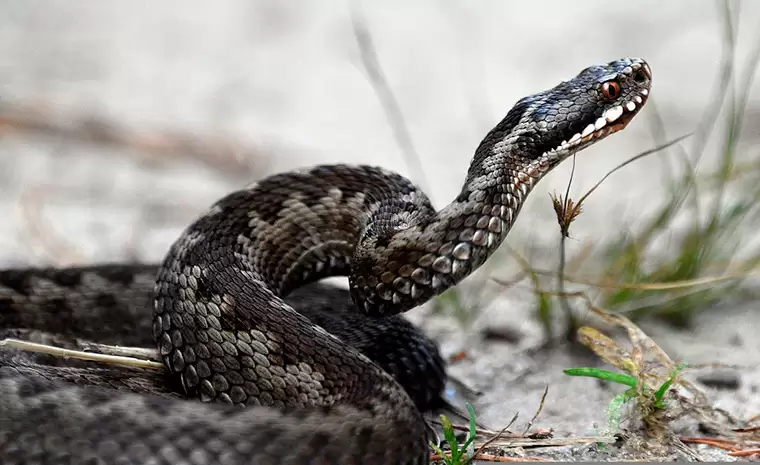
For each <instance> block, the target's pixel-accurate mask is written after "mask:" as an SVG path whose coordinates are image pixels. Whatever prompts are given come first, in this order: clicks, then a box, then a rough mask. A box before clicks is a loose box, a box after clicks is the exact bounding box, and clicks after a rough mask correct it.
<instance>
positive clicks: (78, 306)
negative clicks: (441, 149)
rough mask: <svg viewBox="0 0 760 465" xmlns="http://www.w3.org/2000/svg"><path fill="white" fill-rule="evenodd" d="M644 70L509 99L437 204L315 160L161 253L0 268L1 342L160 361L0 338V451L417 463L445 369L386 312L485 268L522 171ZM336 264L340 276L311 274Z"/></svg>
mask: <svg viewBox="0 0 760 465" xmlns="http://www.w3.org/2000/svg"><path fill="white" fill-rule="evenodd" d="M650 85H651V71H650V68H649V66H648V65H647V63H646V62H645V61H643V60H641V59H631V58H626V59H621V60H616V61H612V62H610V63H607V64H603V65H597V66H591V67H589V68H586V69H585V70H583V71H582V72H580V74H578V75H577V76H576V77H574V78H573V79H570V80H568V81H564V82H562V83H560V84H558V85H557V86H556V87H554V88H552V89H549V90H546V91H544V92H540V93H537V94H534V95H531V96H528V97H525V98H522V99H521V100H519V101H518V102H517V103H516V104H515V106H514V107H513V108H512V109H511V110H510V111H509V112H508V113H507V115H506V116H505V117H504V119H503V120H501V121H500V122H499V123H498V124H497V125H496V126H495V127H494V128H493V129H492V130H491V131H490V132H489V133H488V134H487V135H486V136H485V138H484V139H483V141H482V142H481V143H480V145H479V146H478V148H477V149H476V151H475V155H474V157H473V159H472V162H471V164H470V167H469V170H468V172H467V176H466V179H465V182H464V186H463V187H462V190H461V192H460V193H459V195H457V197H456V198H455V199H454V200H453V201H452V202H451V203H450V204H449V205H447V206H445V207H444V208H443V209H441V210H436V209H435V208H433V206H432V205H431V203H430V201H429V200H428V198H427V196H426V195H425V194H424V193H423V192H422V191H421V190H420V189H419V188H417V187H416V186H415V185H414V184H413V183H412V182H410V181H409V180H407V179H406V178H404V177H402V176H400V175H399V174H396V173H393V172H390V171H387V170H385V169H382V168H377V167H371V166H349V165H331V166H318V167H314V168H310V169H305V170H300V171H293V172H288V173H284V174H278V175H274V176H270V177H268V178H265V179H263V180H261V181H259V182H257V183H254V184H252V185H250V186H248V187H246V188H243V189H241V190H239V191H237V192H233V193H231V194H229V195H227V196H226V197H224V198H223V199H221V200H219V201H218V202H216V203H215V204H214V205H213V206H212V207H211V208H210V209H209V210H208V211H207V212H206V213H205V214H204V215H202V216H201V217H199V218H198V219H197V220H196V221H195V222H194V223H193V224H192V225H190V226H189V227H188V228H187V229H186V230H185V231H184V233H182V235H181V236H180V237H179V239H178V240H177V241H176V242H175V243H174V244H173V245H172V247H171V248H170V250H169V252H168V253H167V255H166V257H165V259H164V260H163V262H162V263H161V264H160V265H158V266H156V265H153V266H150V265H139V266H138V265H131V266H130V265H123V266H121V265H102V266H98V265H96V266H91V267H87V268H77V269H14V270H5V271H2V272H0V330H1V331H2V334H3V335H4V337H23V338H28V339H30V340H38V341H40V342H47V343H51V344H59V345H64V346H67V345H69V346H77V344H81V341H88V340H89V341H99V342H104V343H109V344H128V345H137V346H145V345H153V346H154V347H157V348H158V351H159V353H160V355H161V357H162V359H163V362H164V365H165V366H166V373H165V374H163V375H161V376H158V377H156V376H153V377H150V376H145V375H144V374H141V373H139V372H138V371H134V370H133V371H130V369H123V370H118V369H116V368H105V367H102V366H98V365H97V364H94V363H92V362H81V363H76V362H75V361H65V360H64V361H62V360H60V359H55V358H54V357H51V356H46V355H40V354H34V353H30V352H25V351H18V350H11V349H5V350H3V349H0V363H1V364H2V366H0V461H2V463H3V464H7V465H11V464H85V463H88V464H90V463H92V464H180V463H182V464H230V465H231V464H306V463H311V464H346V465H359V464H365V465H373V464H377V465H380V464H382V465H385V464H423V463H428V460H429V458H428V454H429V453H428V445H427V441H428V438H429V437H428V433H429V432H428V429H427V425H426V422H425V420H424V418H423V416H422V413H421V412H422V411H423V410H426V409H429V408H433V407H435V404H436V402H437V399H440V396H441V390H442V388H443V383H444V382H445V377H446V376H445V371H444V364H443V361H442V360H441V357H440V354H439V353H438V349H437V346H436V345H435V343H433V342H432V341H431V340H429V339H427V338H426V337H425V336H424V335H422V333H421V332H420V331H419V330H417V329H416V328H415V327H413V326H412V325H411V324H409V323H407V322H406V321H405V320H404V319H402V317H401V316H400V314H401V313H402V312H404V311H406V310H409V309H411V308H413V307H415V306H418V305H420V304H422V303H424V302H425V301H427V300H428V299H430V298H432V297H434V296H435V295H438V294H440V293H441V292H443V291H445V290H446V289H448V288H450V287H452V286H454V285H456V284H457V283H458V282H460V281H461V280H462V279H464V278H465V277H466V276H468V275H469V274H470V273H471V272H472V271H474V270H475V269H477V268H478V267H479V266H480V265H482V264H483V263H484V262H485V261H486V259H487V258H488V257H489V255H490V254H491V253H492V252H494V251H495V250H496V249H497V248H498V247H499V245H500V244H501V242H502V241H503V240H504V239H505V237H506V236H507V233H508V231H509V230H510V228H511V226H512V224H513V223H514V222H515V220H516V218H517V216H518V213H519V211H520V209H521V206H522V205H523V203H524V201H525V198H526V196H527V195H528V194H529V192H530V191H531V189H532V188H533V187H534V186H535V184H536V183H537V182H538V181H539V180H540V179H541V178H542V177H543V176H544V175H545V174H546V173H548V172H549V171H550V170H551V169H552V168H553V167H555V166H557V165H558V164H559V163H560V162H561V161H562V160H564V159H566V158H568V157H569V156H570V155H571V154H573V153H575V152H577V151H579V150H582V149H583V148H585V147H588V146H589V145H591V144H593V143H595V142H597V141H599V140H601V139H603V138H604V137H606V136H607V135H609V134H612V133H614V132H617V131H619V130H621V129H623V128H624V127H625V126H626V125H627V124H628V123H629V122H630V121H631V119H632V118H633V117H634V116H635V115H636V114H637V113H638V111H639V110H640V109H641V107H642V105H643V104H644V103H645V102H646V100H647V97H648V94H649V89H650ZM335 275H342V276H346V275H347V276H348V277H349V289H348V290H343V289H338V288H336V287H330V286H327V285H325V284H322V283H317V281H318V280H319V279H321V278H324V277H328V276H335ZM188 398H189V399H190V400H188ZM193 398H195V399H199V400H201V401H202V402H195V401H192V399H193ZM243 406H245V407H247V408H240V407H243Z"/></svg>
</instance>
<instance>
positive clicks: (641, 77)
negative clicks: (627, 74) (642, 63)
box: [633, 69, 647, 84]
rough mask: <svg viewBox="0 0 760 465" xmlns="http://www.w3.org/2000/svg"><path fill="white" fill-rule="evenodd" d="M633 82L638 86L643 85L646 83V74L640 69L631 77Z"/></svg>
mask: <svg viewBox="0 0 760 465" xmlns="http://www.w3.org/2000/svg"><path fill="white" fill-rule="evenodd" d="M633 80H634V81H636V82H637V83H638V84H643V83H645V82H647V74H646V73H645V72H644V70H641V69H640V70H639V71H638V72H636V74H635V75H634V76H633Z"/></svg>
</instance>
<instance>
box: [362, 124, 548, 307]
mask: <svg viewBox="0 0 760 465" xmlns="http://www.w3.org/2000/svg"><path fill="white" fill-rule="evenodd" d="M509 124H511V121H510V120H509V118H505V120H504V121H502V122H501V123H500V125H498V126H496V127H495V128H494V129H493V130H492V131H491V132H490V133H489V134H488V135H487V136H486V138H485V139H484V140H483V142H481V144H480V146H479V147H478V149H477V151H476V153H475V157H474V159H473V162H472V164H471V167H470V170H469V172H468V174H467V177H466V179H465V182H464V185H463V188H462V191H461V192H460V193H459V195H458V196H457V197H456V198H455V199H454V201H452V202H451V203H449V204H448V205H447V206H445V207H444V208H443V209H441V210H440V211H438V212H433V213H431V214H430V215H428V216H426V217H418V218H416V223H415V222H411V221H407V220H400V221H397V222H396V223H395V224H392V225H384V228H383V231H381V232H377V231H372V228H369V229H368V231H369V232H368V233H365V234H364V236H363V238H362V240H361V243H362V247H359V248H358V249H357V253H356V254H355V255H354V259H353V266H352V273H351V277H350V286H351V292H352V298H353V300H354V302H355V303H356V304H357V305H358V306H359V308H363V309H364V310H365V312H367V313H368V314H370V315H375V316H387V315H391V314H395V313H399V312H403V311H406V310H409V309H411V308H413V307H415V306H417V305H420V304H421V303H424V302H425V301H427V300H429V299H430V298H432V297H434V296H436V295H438V294H441V293H442V292H444V291H446V290H447V289H449V288H451V287H452V286H455V285H456V284H457V283H459V282H460V281H462V280H463V279H464V278H466V277H467V276H468V275H469V274H470V273H472V272H473V271H475V270H476V269H477V268H479V267H480V266H481V265H483V263H485V261H486V260H487V259H488V257H489V256H490V255H491V254H492V253H493V252H494V251H496V250H497V249H498V248H499V246H500V245H501V243H502V242H503V241H504V239H505V238H506V236H507V234H508V233H509V231H510V229H511V228H512V225H513V224H514V222H515V220H516V218H517V216H518V213H519V212H520V209H521V208H522V206H523V204H524V202H525V199H526V198H527V196H528V194H529V193H530V192H531V190H532V189H533V187H534V186H535V185H536V183H537V182H538V181H539V180H540V179H541V178H542V177H543V176H544V175H545V174H546V173H547V172H549V171H550V170H551V169H552V168H553V167H554V166H556V164H557V163H559V160H555V159H554V158H553V157H552V156H551V155H545V154H542V153H539V154H531V153H527V152H526V151H525V149H524V147H523V148H522V151H521V152H519V153H518V151H519V150H518V149H520V147H521V141H523V140H524V137H525V135H524V134H522V135H521V134H515V133H512V132H510V131H509V129H510V128H509V127H508V125H509ZM505 133H507V134H508V135H506V136H505V135H504V134H505ZM367 251H372V252H371V253H370V252H367Z"/></svg>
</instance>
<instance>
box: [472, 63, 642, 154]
mask: <svg viewBox="0 0 760 465" xmlns="http://www.w3.org/2000/svg"><path fill="white" fill-rule="evenodd" d="M651 82H652V72H651V70H650V68H649V65H648V64H647V63H646V62H645V61H644V60H642V59H640V58H623V59H620V60H616V61H612V62H610V63H607V64H605V65H597V66H591V67H589V68H586V69H584V70H583V71H581V72H580V73H579V74H578V75H577V76H576V77H574V78H573V79H570V80H569V81H564V82H562V83H560V84H559V85H557V86H556V87H554V88H552V89H549V90H547V91H544V92H540V93H538V94H534V95H531V96H528V97H525V98H523V99H521V100H520V101H519V102H517V104H516V105H515V106H514V108H512V110H510V111H509V113H508V114H507V116H506V117H505V118H504V119H503V120H502V121H501V123H499V125H497V126H496V128H494V130H493V131H491V133H490V134H489V135H488V136H487V137H486V139H485V140H484V141H483V143H482V144H481V147H480V148H479V150H478V151H481V150H483V149H487V150H488V151H490V152H491V153H498V152H501V153H505V154H506V153H509V152H513V151H514V152H519V153H520V154H521V156H522V157H525V156H527V157H529V158H530V159H531V160H532V161H535V162H540V163H541V164H542V165H543V167H544V168H551V167H552V166H554V165H556V164H557V163H559V162H560V161H562V160H563V159H565V158H567V156H568V155H570V154H571V153H574V152H577V151H579V150H581V149H583V148H585V147H588V146H589V145H591V144H593V143H595V142H597V141H599V140H601V139H603V138H605V137H606V136H608V135H610V134H612V133H614V132H617V131H620V130H621V129H623V128H625V126H626V125H627V124H628V122H630V120H631V119H632V118H633V117H634V116H635V115H636V113H638V111H639V109H641V107H642V106H643V105H644V103H645V102H646V100H647V97H648V96H649V89H650V86H651ZM496 138H498V140H494V139H496ZM483 155H485V154H483ZM528 161H530V160H528Z"/></svg>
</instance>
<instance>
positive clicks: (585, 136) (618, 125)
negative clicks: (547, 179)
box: [551, 89, 649, 152]
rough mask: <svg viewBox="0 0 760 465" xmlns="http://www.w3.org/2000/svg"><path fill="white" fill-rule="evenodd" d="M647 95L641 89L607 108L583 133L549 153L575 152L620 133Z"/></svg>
mask: <svg viewBox="0 0 760 465" xmlns="http://www.w3.org/2000/svg"><path fill="white" fill-rule="evenodd" d="M648 95H649V90H648V89H641V90H639V91H638V93H636V94H635V95H634V96H633V97H631V99H630V100H628V101H627V102H625V103H621V104H620V105H615V106H614V107H610V108H608V109H607V110H605V111H604V113H603V114H602V116H600V117H599V118H597V120H596V121H595V122H593V123H589V125H588V126H586V127H585V128H584V129H583V131H581V132H578V133H575V134H574V135H573V136H572V137H571V138H570V139H568V140H566V141H562V143H561V144H560V145H559V147H557V148H555V149H553V150H552V151H551V152H564V151H569V150H577V149H579V148H581V147H585V146H586V145H588V144H590V143H593V142H596V141H598V140H601V139H604V138H605V137H607V136H609V135H610V134H614V133H616V132H618V131H621V130H622V129H624V128H625V127H626V126H627V125H628V123H630V122H631V120H632V119H633V117H634V116H636V113H638V112H639V110H640V109H641V107H642V106H643V105H644V103H645V102H646V100H647V96H648Z"/></svg>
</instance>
